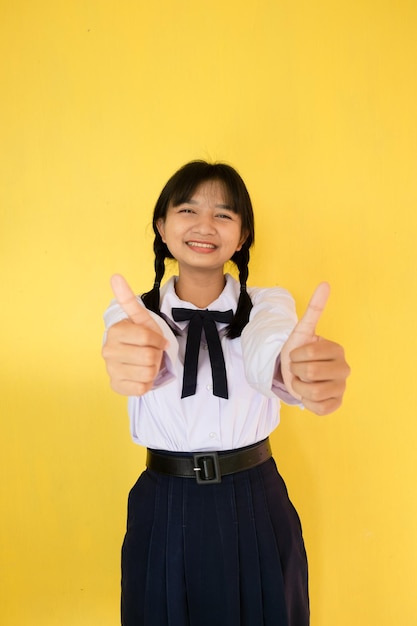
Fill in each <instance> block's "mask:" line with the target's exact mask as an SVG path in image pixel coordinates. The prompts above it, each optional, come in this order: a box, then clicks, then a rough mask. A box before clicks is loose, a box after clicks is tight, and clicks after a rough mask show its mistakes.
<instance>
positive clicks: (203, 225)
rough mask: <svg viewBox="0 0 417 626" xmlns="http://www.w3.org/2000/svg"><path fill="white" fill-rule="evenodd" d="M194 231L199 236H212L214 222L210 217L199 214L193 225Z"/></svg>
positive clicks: (214, 228) (214, 227) (214, 229)
mask: <svg viewBox="0 0 417 626" xmlns="http://www.w3.org/2000/svg"><path fill="white" fill-rule="evenodd" d="M194 230H195V232H196V233H200V234H201V235H203V234H204V235H208V234H213V233H214V232H215V231H216V226H215V221H214V219H213V217H212V216H211V215H203V214H200V215H199V216H198V220H197V221H196V223H195V224H194Z"/></svg>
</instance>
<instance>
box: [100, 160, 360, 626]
mask: <svg viewBox="0 0 417 626" xmlns="http://www.w3.org/2000/svg"><path fill="white" fill-rule="evenodd" d="M153 228H154V232H155V241H154V251H155V274H156V276H155V284H154V287H153V289H152V290H151V291H149V292H148V293H146V294H144V295H143V296H142V298H136V297H135V296H134V294H133V292H132V291H131V289H130V287H129V286H128V285H127V283H126V282H125V281H124V279H123V278H122V277H121V276H114V277H113V279H112V286H113V291H114V293H115V296H116V300H115V301H114V302H113V303H112V304H111V306H110V308H109V309H108V311H107V312H106V314H105V321H106V327H107V329H108V330H107V338H106V342H105V344H104V347H103V356H104V359H105V360H106V365H107V370H108V373H109V376H110V381H111V385H112V388H113V389H114V390H115V391H116V392H118V393H121V394H124V395H128V396H129V402H128V404H129V415H130V423H131V432H132V437H133V440H134V441H135V442H136V443H138V444H140V445H144V446H146V447H147V448H148V453H147V470H146V471H145V472H144V473H143V474H142V475H141V476H140V477H139V479H138V481H137V483H136V485H135V486H134V487H133V489H132V490H131V492H130V495H129V504H128V522H127V533H126V536H125V540H124V543H123V549H122V624H123V626H167V625H171V626H261V625H264V626H307V625H308V624H309V601H308V582H307V560H306V555H305V550H304V544H303V539H302V533H301V527H300V522H299V519H298V516H297V513H296V511H295V509H294V507H293V506H292V504H291V502H290V501H289V499H288V495H287V491H286V488H285V484H284V482H283V480H282V478H281V476H280V475H279V473H278V471H277V468H276V465H275V462H274V460H273V458H272V456H271V450H270V445H269V441H268V436H269V434H270V433H271V431H272V430H273V429H274V428H275V427H276V426H277V424H278V421H279V402H280V399H281V400H283V401H285V402H286V403H288V404H303V405H304V406H305V407H307V408H309V409H310V410H312V411H313V412H315V413H317V414H326V413H330V412H331V411H334V410H335V409H336V408H337V407H338V406H339V405H340V404H341V401H342V396H343V393H344V389H345V380H346V378H347V376H348V374H349V367H348V365H347V364H346V361H345V358H344V354H343V349H342V348H341V347H340V346H339V345H337V344H335V343H333V342H330V341H327V340H324V339H322V338H320V340H319V338H318V337H317V336H316V334H315V326H316V324H317V321H318V319H319V317H320V314H321V312H322V310H323V308H324V306H325V303H326V299H327V296H328V291H329V288H328V285H326V284H325V283H323V284H321V285H320V286H319V287H318V289H317V290H316V292H315V294H314V296H313V298H312V300H311V302H310V305H309V307H308V309H307V312H306V314H305V315H304V317H303V318H302V320H301V321H300V322H298V324H297V320H296V315H295V308H294V303H293V300H292V298H291V296H290V295H289V294H288V293H287V292H286V291H285V290H283V289H280V288H274V289H259V288H248V287H247V286H246V281H247V277H248V262H249V249H250V247H251V245H252V243H253V240H254V220H253V212H252V205H251V201H250V198H249V195H248V192H247V190H246V187H245V185H244V183H243V181H242V179H241V177H240V176H239V174H238V173H237V172H236V171H235V170H234V169H233V168H231V167H230V166H228V165H225V164H220V163H216V164H208V163H206V162H203V161H194V162H191V163H188V164H187V165H185V166H184V167H182V168H181V169H180V170H179V171H178V172H176V173H175V174H174V175H173V176H172V178H171V179H170V180H169V181H168V183H167V184H166V186H165V187H164V189H163V190H162V193H161V195H160V197H159V199H158V201H157V203H156V207H155V211H154V217H153ZM166 258H174V259H176V261H177V262H178V276H176V277H173V278H171V279H170V280H168V281H167V282H166V284H165V285H164V286H163V288H162V289H160V283H161V280H162V278H163V276H164V271H165V259H166ZM229 260H232V261H233V262H234V263H235V264H236V266H237V268H238V271H239V282H237V281H236V280H234V279H233V278H232V277H231V276H230V275H228V274H226V275H225V274H224V270H223V268H224V265H225V263H226V262H227V261H229Z"/></svg>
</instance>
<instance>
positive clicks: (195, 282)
mask: <svg viewBox="0 0 417 626" xmlns="http://www.w3.org/2000/svg"><path fill="white" fill-rule="evenodd" d="M225 284H226V279H225V277H224V274H223V271H222V272H221V273H217V274H216V275H211V276H209V277H208V276H207V275H193V276H191V275H189V274H184V273H180V275H179V277H178V279H177V282H176V283H175V292H176V294H177V296H178V297H179V298H181V300H185V301H187V302H191V304H194V306H196V307H197V308H199V309H205V308H206V307H208V305H209V304H211V303H212V302H214V300H216V299H217V298H218V297H219V296H220V294H221V293H222V291H223V289H224V286H225Z"/></svg>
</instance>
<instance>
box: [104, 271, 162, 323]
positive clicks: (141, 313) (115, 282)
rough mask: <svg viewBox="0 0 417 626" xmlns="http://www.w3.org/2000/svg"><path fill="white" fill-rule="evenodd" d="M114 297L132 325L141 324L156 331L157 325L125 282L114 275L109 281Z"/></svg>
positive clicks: (118, 275) (117, 275) (119, 276)
mask: <svg viewBox="0 0 417 626" xmlns="http://www.w3.org/2000/svg"><path fill="white" fill-rule="evenodd" d="M110 283H111V287H112V290H113V293H114V297H115V298H116V300H117V302H118V303H119V304H120V306H121V307H122V309H123V311H124V312H125V313H126V315H127V316H128V317H129V319H130V320H131V321H132V322H133V323H134V324H143V325H144V326H148V328H151V329H152V330H156V329H157V330H158V332H159V333H160V332H161V331H160V330H159V327H158V325H157V324H156V323H155V321H154V320H153V319H152V317H151V316H150V315H149V312H148V310H147V309H146V308H145V307H143V306H141V305H140V304H139V302H138V301H137V299H136V296H135V294H134V293H133V291H132V289H131V288H130V286H129V285H128V283H127V281H126V280H125V279H124V278H123V276H121V275H120V274H114V276H112V277H111V279H110Z"/></svg>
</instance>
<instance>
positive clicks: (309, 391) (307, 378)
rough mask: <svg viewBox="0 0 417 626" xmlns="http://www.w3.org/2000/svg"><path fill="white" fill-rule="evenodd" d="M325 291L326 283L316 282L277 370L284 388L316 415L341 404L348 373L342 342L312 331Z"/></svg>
mask: <svg viewBox="0 0 417 626" xmlns="http://www.w3.org/2000/svg"><path fill="white" fill-rule="evenodd" d="M329 294H330V285H329V284H328V283H320V285H319V286H318V287H317V289H316V290H315V292H314V294H313V296H312V298H311V300H310V302H309V304H308V306H307V309H306V312H305V313H304V315H303V317H302V318H301V319H300V321H299V322H298V324H297V325H296V326H295V328H294V330H293V331H292V333H291V335H290V336H289V337H288V339H287V341H286V343H285V344H284V346H283V348H282V350H281V374H282V378H283V381H284V383H285V386H286V388H287V390H288V391H289V392H290V394H291V395H292V396H294V397H295V398H297V399H298V400H301V401H302V402H303V404H304V406H305V407H306V408H308V409H310V410H311V411H313V413H317V414H318V415H326V414H327V413H331V412H332V411H335V410H336V409H337V408H338V407H339V406H340V405H341V403H342V398H343V394H344V391H345V387H346V378H347V377H348V376H349V373H350V368H349V366H348V364H347V363H346V360H345V356H344V350H343V348H342V346H340V345H339V344H337V343H334V342H333V341H329V340H327V339H323V338H322V337H319V336H318V335H317V334H316V327H317V325H318V322H319V320H320V317H321V315H322V313H323V311H324V308H325V306H326V303H327V299H328V297H329Z"/></svg>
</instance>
